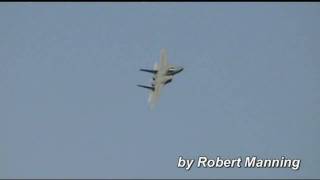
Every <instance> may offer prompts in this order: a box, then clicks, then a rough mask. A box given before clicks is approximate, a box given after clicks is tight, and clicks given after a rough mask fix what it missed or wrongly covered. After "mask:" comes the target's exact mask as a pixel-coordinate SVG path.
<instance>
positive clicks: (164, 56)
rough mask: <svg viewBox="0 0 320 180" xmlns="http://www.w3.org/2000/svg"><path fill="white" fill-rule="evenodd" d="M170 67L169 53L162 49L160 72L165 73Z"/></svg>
mask: <svg viewBox="0 0 320 180" xmlns="http://www.w3.org/2000/svg"><path fill="white" fill-rule="evenodd" d="M167 68H168V54H167V50H166V49H161V52H160V64H159V67H158V72H159V74H160V75H163V74H164V73H165V71H166V70H167Z"/></svg>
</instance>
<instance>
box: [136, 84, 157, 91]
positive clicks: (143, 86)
mask: <svg viewBox="0 0 320 180" xmlns="http://www.w3.org/2000/svg"><path fill="white" fill-rule="evenodd" d="M137 86H138V87H142V88H146V89H150V90H152V91H154V87H150V86H145V85H140V84H138V85H137Z"/></svg>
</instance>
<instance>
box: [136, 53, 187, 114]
mask: <svg viewBox="0 0 320 180" xmlns="http://www.w3.org/2000/svg"><path fill="white" fill-rule="evenodd" d="M182 70H183V67H181V66H174V65H171V64H168V58H167V51H166V50H165V49H161V51H160V64H159V65H158V64H155V65H154V67H153V69H140V71H144V72H148V73H152V74H153V77H152V82H151V86H145V85H140V84H138V85H137V86H139V87H142V88H146V89H149V90H150V94H149V98H148V102H149V104H150V107H151V108H153V107H154V105H155V103H156V102H157V101H158V98H159V96H160V89H161V88H162V87H163V86H164V85H166V84H168V83H170V82H171V81H172V78H173V76H174V75H176V74H178V73H179V72H181V71H182Z"/></svg>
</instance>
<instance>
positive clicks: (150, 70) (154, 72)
mask: <svg viewBox="0 0 320 180" xmlns="http://www.w3.org/2000/svg"><path fill="white" fill-rule="evenodd" d="M140 71H144V72H149V73H153V74H156V73H157V72H158V71H157V70H152V69H140Z"/></svg>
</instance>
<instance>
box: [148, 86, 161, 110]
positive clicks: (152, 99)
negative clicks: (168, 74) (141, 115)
mask: <svg viewBox="0 0 320 180" xmlns="http://www.w3.org/2000/svg"><path fill="white" fill-rule="evenodd" d="M162 86H163V84H162V83H160V82H158V83H156V84H155V86H154V91H150V94H149V99H148V101H149V104H150V107H151V109H152V108H153V107H154V105H155V104H156V102H157V101H158V99H159V96H160V90H161V88H162Z"/></svg>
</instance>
